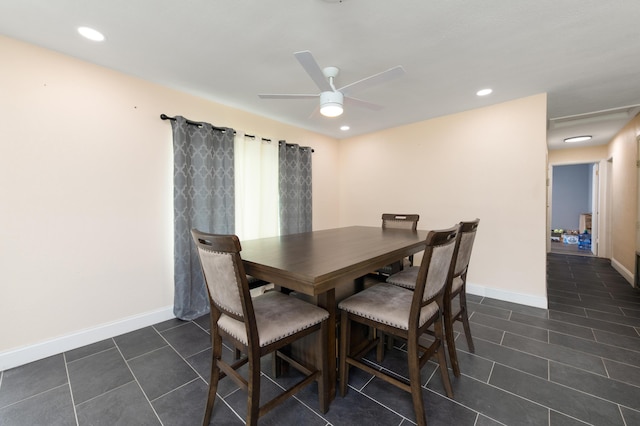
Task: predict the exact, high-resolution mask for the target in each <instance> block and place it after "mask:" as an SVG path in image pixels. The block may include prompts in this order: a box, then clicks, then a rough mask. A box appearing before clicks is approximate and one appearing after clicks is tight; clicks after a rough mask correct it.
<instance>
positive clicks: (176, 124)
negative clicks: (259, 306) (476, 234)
mask: <svg viewBox="0 0 640 426" xmlns="http://www.w3.org/2000/svg"><path fill="white" fill-rule="evenodd" d="M171 128H172V130H173V162H174V163H173V164H174V166H173V185H174V189H173V212H174V247H175V248H174V267H175V272H174V286H175V289H174V307H173V313H174V314H175V316H176V317H177V318H180V319H183V320H191V319H194V318H197V317H199V316H201V315H204V314H206V313H207V312H209V300H208V297H207V291H206V288H205V284H204V279H203V277H202V272H201V269H200V263H199V260H198V254H197V252H196V250H195V247H194V244H193V241H192V239H191V228H197V229H199V230H201V231H204V232H210V233H218V234H232V233H234V227H235V205H234V192H235V189H234V165H233V161H234V159H233V129H222V130H220V128H214V127H213V126H212V125H211V124H208V123H202V125H200V126H196V125H193V124H188V123H187V120H186V119H185V118H184V117H180V116H177V117H176V119H175V120H172V121H171Z"/></svg>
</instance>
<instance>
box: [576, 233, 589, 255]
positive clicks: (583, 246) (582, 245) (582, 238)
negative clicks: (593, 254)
mask: <svg viewBox="0 0 640 426" xmlns="http://www.w3.org/2000/svg"><path fill="white" fill-rule="evenodd" d="M578 249H579V250H591V234H589V233H588V232H587V231H584V232H583V233H582V234H580V235H579V236H578Z"/></svg>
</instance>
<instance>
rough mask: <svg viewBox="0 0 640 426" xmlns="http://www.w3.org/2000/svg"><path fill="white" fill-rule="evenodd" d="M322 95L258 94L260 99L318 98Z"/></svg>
mask: <svg viewBox="0 0 640 426" xmlns="http://www.w3.org/2000/svg"><path fill="white" fill-rule="evenodd" d="M318 96H320V95H305V94H299V95H297V94H291V95H285V94H268V93H267V94H262V95H258V97H259V98H260V99H313V98H317V97H318Z"/></svg>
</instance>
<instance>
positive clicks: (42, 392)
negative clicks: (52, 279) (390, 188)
mask: <svg viewBox="0 0 640 426" xmlns="http://www.w3.org/2000/svg"><path fill="white" fill-rule="evenodd" d="M514 279H517V277H514ZM548 291H549V310H543V309H536V308H531V307H527V306H522V305H517V304H514V303H508V302H502V301H499V300H494V299H488V298H481V297H477V296H469V299H470V302H471V303H470V311H471V313H472V315H471V320H472V333H473V336H474V342H475V345H476V352H475V354H472V353H469V352H468V349H467V346H466V344H465V339H464V338H463V337H464V336H459V338H458V339H457V343H458V351H459V359H460V363H461V369H462V376H461V377H460V378H458V379H456V378H453V375H451V377H452V380H453V386H454V392H455V399H454V400H451V399H448V398H446V397H445V396H444V391H443V388H442V384H441V382H440V374H439V372H438V371H436V370H437V365H436V364H435V363H429V364H427V365H426V366H425V367H424V369H423V380H424V392H423V394H424V399H425V401H426V406H427V419H428V422H429V425H430V426H436V425H460V426H464V425H469V426H472V425H474V426H489V425H500V424H504V425H551V426H556V425H585V424H591V425H626V426H631V425H640V335H639V334H638V331H639V330H640V292H638V291H636V290H635V289H632V288H631V287H630V286H629V284H628V283H627V282H626V281H625V280H624V279H623V278H622V277H621V276H620V275H619V274H618V273H617V272H615V271H614V270H613V269H612V268H611V266H610V263H609V262H608V261H606V260H603V259H598V258H595V257H591V258H587V257H579V256H571V255H558V254H550V255H549V256H548ZM207 330H208V323H207V319H205V318H201V319H199V320H196V321H193V322H183V321H179V320H171V321H166V322H163V323H160V324H156V325H154V326H152V327H147V328H144V329H141V330H138V331H135V332H132V333H129V334H125V335H122V336H118V337H115V338H113V339H107V340H105V341H102V342H99V343H96V344H93V345H89V346H86V347H83V348H79V349H76V350H73V351H70V352H65V353H63V354H59V355H55V356H52V357H49V358H47V359H43V360H41V361H37V362H33V363H31V364H27V365H24V366H21V367H17V368H14V369H11V370H7V371H4V372H1V373H0V424H1V425H3V426H10V425H12V426H13V425H16V426H37V425H43V426H44V425H46V426H52V425H165V426H169V425H188V426H191V425H198V424H200V422H201V418H202V412H203V408H204V403H205V399H206V396H205V395H206V389H207V383H206V382H207V380H208V377H207V372H208V366H209V356H210V345H209V335H208V332H207ZM459 330H460V329H459ZM460 337H462V338H460ZM230 355H231V352H230V351H227V354H226V356H230ZM403 355H404V354H403V352H402V348H401V347H400V348H395V349H394V350H392V351H390V352H388V353H387V356H386V358H385V361H384V362H383V365H382V366H381V368H387V369H390V370H393V371H395V372H397V373H398V374H401V375H406V374H405V371H406V368H405V367H404V365H403V360H404V358H403ZM269 365H270V364H269V360H265V363H264V368H263V371H264V375H263V378H262V379H263V392H264V394H265V395H267V394H270V393H272V392H273V391H275V390H276V389H277V388H278V386H279V385H280V384H283V383H285V382H287V381H289V380H292V378H291V377H284V378H279V379H276V380H274V379H273V378H272V377H271V374H270V368H269ZM349 386H350V389H349V392H348V394H347V396H346V397H344V398H342V397H340V396H338V397H336V399H335V401H334V402H333V403H332V405H331V407H330V410H329V412H328V413H327V414H325V415H320V414H319V413H318V412H317V407H318V402H317V390H316V386H315V384H314V385H311V386H309V387H307V388H306V389H305V390H303V391H302V393H300V394H298V396H297V397H296V398H295V399H290V400H289V401H288V402H286V403H285V404H284V405H283V406H281V407H279V408H277V409H275V410H274V411H272V412H271V413H270V414H268V415H267V416H266V417H264V418H263V419H262V421H261V424H265V425H266V424H273V425H301V424H304V425H316V424H317V425H330V424H331V425H361V424H366V425H369V426H373V425H410V424H413V423H414V420H415V419H414V416H413V412H412V408H411V407H412V405H411V398H410V396H409V394H408V393H405V392H403V391H401V390H399V389H396V388H394V387H390V386H389V385H387V384H386V383H384V382H382V381H380V380H378V379H372V378H371V376H369V375H368V374H365V373H362V372H358V371H357V370H355V369H352V373H351V377H350V381H349ZM218 392H219V395H220V397H221V398H219V399H218V401H217V403H216V407H215V409H214V414H213V419H212V424H225V425H226V424H229V425H234V424H238V425H241V424H243V421H242V418H243V417H244V414H245V399H244V394H243V393H242V392H240V391H238V389H237V388H236V387H235V386H234V385H233V383H232V382H231V381H230V380H229V379H225V380H222V381H221V383H220V386H219V388H218Z"/></svg>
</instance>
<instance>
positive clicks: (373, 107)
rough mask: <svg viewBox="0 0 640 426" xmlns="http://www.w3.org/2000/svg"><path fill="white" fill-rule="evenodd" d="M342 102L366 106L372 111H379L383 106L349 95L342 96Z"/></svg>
mask: <svg viewBox="0 0 640 426" xmlns="http://www.w3.org/2000/svg"><path fill="white" fill-rule="evenodd" d="M344 103H345V104H347V105H354V106H358V107H361V108H367V109H370V110H372V111H380V110H381V109H383V108H384V107H383V106H382V105H378V104H374V103H371V102H367V101H363V100H362V99H358V98H352V97H351V96H348V97H345V98H344Z"/></svg>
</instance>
